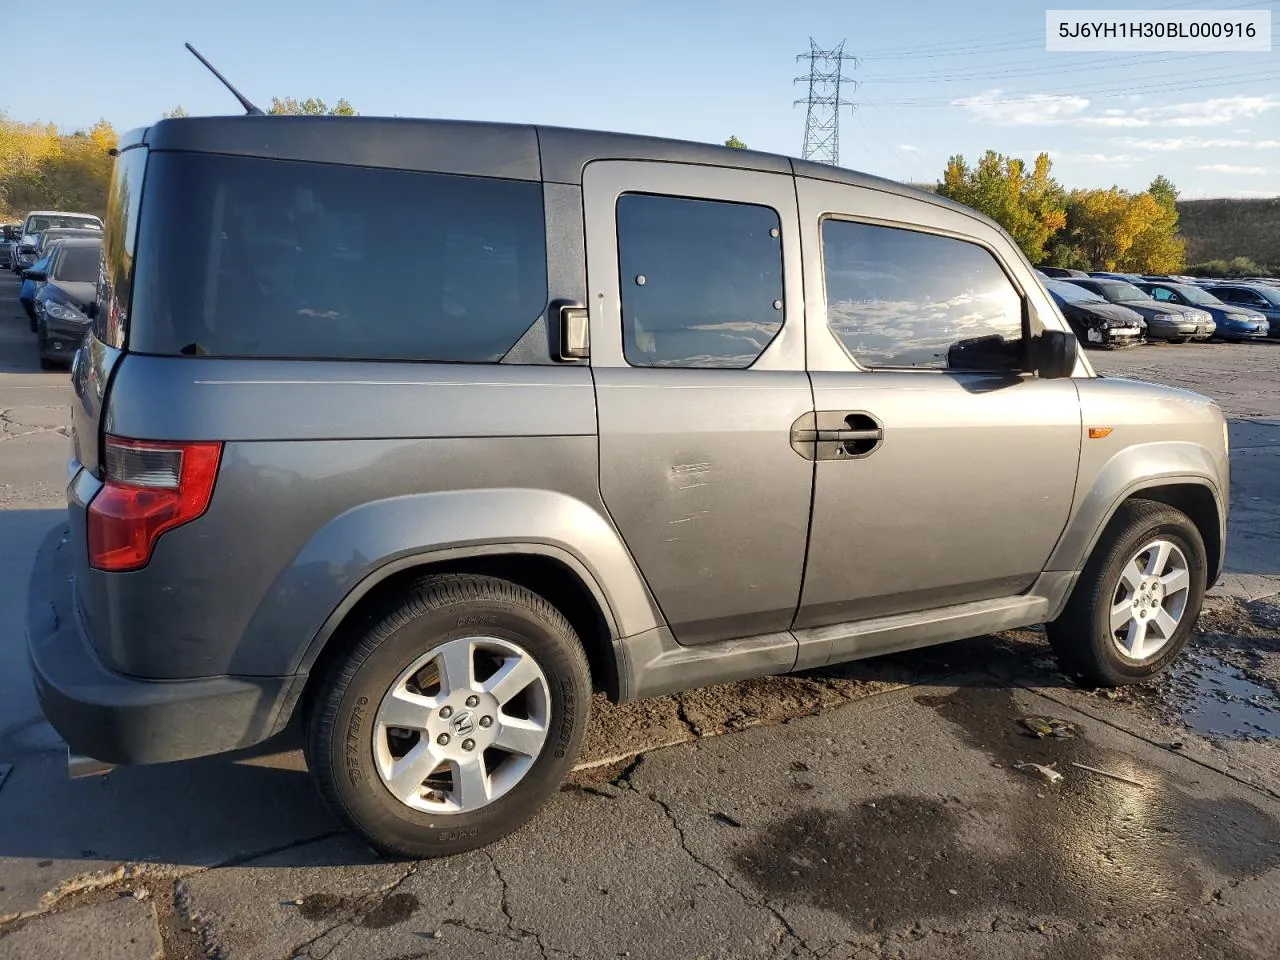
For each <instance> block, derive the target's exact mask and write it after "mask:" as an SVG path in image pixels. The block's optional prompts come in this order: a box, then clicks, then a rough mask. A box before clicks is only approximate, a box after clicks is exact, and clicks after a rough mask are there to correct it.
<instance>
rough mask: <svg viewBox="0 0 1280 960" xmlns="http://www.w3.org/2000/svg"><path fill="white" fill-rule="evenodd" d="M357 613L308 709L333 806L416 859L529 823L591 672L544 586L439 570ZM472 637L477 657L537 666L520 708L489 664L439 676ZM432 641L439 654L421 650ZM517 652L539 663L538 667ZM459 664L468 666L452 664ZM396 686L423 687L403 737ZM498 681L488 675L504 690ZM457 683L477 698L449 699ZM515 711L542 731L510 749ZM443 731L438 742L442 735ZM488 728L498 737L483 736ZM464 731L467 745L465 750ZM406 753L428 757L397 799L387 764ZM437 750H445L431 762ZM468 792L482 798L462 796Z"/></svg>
mask: <svg viewBox="0 0 1280 960" xmlns="http://www.w3.org/2000/svg"><path fill="white" fill-rule="evenodd" d="M365 623H366V624H367V625H368V626H367V628H366V629H365V630H364V633H363V634H362V635H361V636H359V637H357V638H355V642H354V644H353V645H352V649H351V651H350V653H349V654H347V655H346V656H345V657H344V658H343V659H340V660H338V661H336V662H335V663H334V664H333V665H332V666H331V667H330V669H329V670H328V671H327V673H326V674H325V675H324V676H322V677H321V678H320V679H321V684H320V686H319V687H318V689H317V692H316V693H315V695H314V696H313V697H312V699H311V701H310V703H309V708H308V711H307V714H308V716H307V740H306V755H307V763H308V766H309V767H310V769H311V772H312V774H313V775H314V777H315V778H316V781H317V783H318V784H319V787H320V791H321V793H322V794H323V795H324V797H325V799H326V801H327V802H328V803H329V804H330V806H331V807H332V808H333V810H334V811H335V812H336V813H337V814H338V816H339V817H341V818H342V819H343V820H344V821H345V822H346V823H347V824H348V825H349V826H350V827H351V828H352V829H353V830H355V831H356V832H357V833H359V834H360V835H361V836H362V837H364V839H365V840H367V841H368V842H369V843H370V844H371V845H372V846H373V847H375V848H376V849H378V850H379V851H381V852H382V853H384V854H386V855H389V856H393V857H408V858H414V859H420V858H427V857H440V856H447V855H450V854H455V853H462V852H464V851H467V850H473V849H476V848H478V847H482V846H485V845H487V844H490V843H492V842H494V841H495V840H498V839H499V838H501V837H504V836H506V835H507V834H509V833H512V832H513V831H515V830H517V829H519V828H520V827H521V826H523V825H524V824H525V822H526V821H528V820H529V819H530V818H531V817H532V816H533V814H534V813H535V812H537V810H538V808H539V807H540V806H541V805H542V803H543V802H544V801H545V800H546V799H547V798H548V797H549V796H550V795H551V794H552V793H554V792H555V791H556V790H557V789H558V788H559V786H560V783H561V781H562V780H563V779H564V776H565V774H567V773H568V771H569V769H570V767H571V765H572V764H573V761H574V759H575V758H576V757H577V753H578V748H579V745H580V744H581V742H582V736H583V733H584V731H585V730H586V726H587V718H588V714H589V711H590V705H591V675H590V670H589V668H588V666H587V658H586V653H585V651H584V650H583V648H582V644H581V642H580V641H579V639H578V636H577V634H575V633H574V630H573V628H572V627H571V626H570V625H569V622H568V620H566V619H565V617H564V615H563V614H561V613H560V611H559V610H557V609H556V608H555V607H553V606H552V605H551V604H550V603H548V602H547V601H546V600H545V599H543V598H542V597H540V596H538V595H537V594H535V593H533V592H531V591H529V590H527V589H525V588H524V587H521V586H519V585H517V584H514V583H511V582H509V581H506V580H499V579H495V578H492V577H481V576H471V575H446V576H437V577H431V578H427V579H425V580H423V581H421V582H420V583H418V584H416V585H414V586H413V587H412V588H410V589H409V590H408V591H407V593H406V594H404V595H403V596H400V597H397V598H395V599H394V600H393V601H391V602H389V603H388V604H387V605H385V606H384V607H382V608H381V609H380V610H377V611H375V612H374V613H373V614H372V615H371V617H370V618H369V619H368V620H367V621H365ZM463 644H466V645H467V646H466V647H463V646H461V645H463ZM486 645H489V646H486ZM493 645H498V646H497V648H495V647H494V646H493ZM472 646H474V647H475V648H476V649H477V650H478V651H479V654H478V655H475V657H474V659H472V661H471V662H472V663H473V664H475V663H480V664H481V665H483V664H484V662H485V661H486V659H488V658H489V657H490V656H494V657H498V658H502V659H501V662H502V663H503V664H504V666H503V668H502V669H509V668H513V665H514V664H516V663H517V662H519V664H520V667H521V671H522V672H521V673H520V674H519V676H520V677H522V678H523V677H524V676H525V675H526V674H528V675H530V676H532V677H533V680H532V681H526V682H528V686H527V687H523V688H522V691H523V692H521V693H520V694H518V695H517V697H512V698H511V700H510V701H507V702H506V703H505V706H506V707H507V708H509V709H513V710H515V711H516V714H509V713H508V712H507V710H506V709H502V708H501V707H498V706H495V705H496V704H498V703H499V700H498V699H496V698H495V697H494V696H492V695H491V694H490V693H489V692H488V691H487V687H486V684H489V683H491V682H492V680H493V677H485V679H483V680H482V679H481V677H484V676H485V675H484V673H482V672H481V671H480V670H479V669H478V668H476V667H474V666H473V667H472V668H471V670H472V673H471V676H472V677H474V680H475V682H474V684H473V685H472V686H470V687H468V686H467V685H466V684H465V683H458V684H450V683H448V682H447V680H446V676H447V673H446V667H445V665H444V658H445V651H449V652H450V654H451V655H452V653H453V652H456V651H457V650H459V649H462V650H463V654H461V655H459V656H463V657H464V656H465V653H466V651H467V650H468V649H470V647H472ZM433 652H434V653H435V654H436V657H437V659H436V660H433V661H427V662H424V660H426V658H429V657H430V656H431V655H432V654H433ZM521 654H523V655H524V656H525V657H526V658H528V659H530V660H531V661H532V663H533V664H534V665H535V667H534V668H533V669H532V671H531V670H530V668H529V666H528V664H527V663H524V661H523V660H521V657H520V655H521ZM459 662H462V663H465V662H466V660H465V659H461V660H459V659H458V658H453V659H451V660H450V661H449V664H450V665H452V666H453V667H454V668H456V667H457V664H458V663H459ZM491 662H493V661H491ZM415 664H418V665H419V666H415ZM411 670H412V671H414V672H413V673H412V675H410V671H411ZM539 671H540V672H539ZM453 673H454V676H455V677H461V676H462V674H461V673H460V672H459V671H458V670H457V669H454V671H453ZM515 675H516V674H514V673H512V674H511V676H515ZM493 676H494V677H496V676H497V674H494V675H493ZM406 678H408V679H406ZM539 678H540V679H539ZM437 683H438V686H433V684H437ZM518 683H519V681H518V680H516V681H513V682H512V684H511V685H510V686H511V687H512V688H514V686H515V685H516V684H518ZM477 686H478V687H479V688H481V689H477ZM392 689H399V690H402V691H404V693H405V696H407V697H410V698H413V697H418V696H425V697H427V698H429V699H428V700H427V701H423V702H421V703H419V702H418V701H410V702H411V704H412V706H411V707H410V708H409V709H410V710H411V711H415V712H413V713H412V714H411V715H410V714H405V715H404V716H406V717H408V718H409V719H410V720H411V721H412V722H413V723H414V724H416V725H417V726H416V728H415V729H416V730H417V731H418V732H416V733H410V734H408V736H407V737H406V735H405V734H404V732H403V731H404V730H408V729H409V728H408V727H405V728H397V727H394V726H393V725H390V724H385V722H384V721H385V717H386V714H384V713H383V710H384V704H390V705H391V706H398V705H399V702H398V701H391V700H390V699H387V698H390V691H391V690H392ZM504 689H505V688H503V687H502V686H501V685H499V686H497V687H495V691H496V693H497V694H499V695H501V694H502V693H503V691H504ZM459 690H463V691H464V692H466V691H474V692H472V693H470V695H471V696H472V697H473V698H474V699H477V700H478V699H480V698H481V697H483V698H485V699H484V700H482V701H481V702H480V703H479V704H473V703H472V702H471V701H465V702H463V701H460V702H458V703H453V701H454V700H458V699H459V697H461V696H463V694H460V693H458V691H459ZM518 698H522V702H521V703H516V700H517V699H518ZM442 701H448V702H442ZM513 704H515V706H513ZM472 707H474V709H471V708H472ZM521 712H523V714H524V716H525V717H526V718H530V719H526V720H524V721H523V723H524V724H529V723H531V722H532V724H533V726H535V727H536V726H539V725H541V726H542V728H543V729H545V731H546V732H545V739H543V740H542V741H541V743H540V744H539V745H538V746H537V749H536V750H534V751H533V753H534V754H536V755H533V756H532V758H531V759H530V756H531V755H530V752H529V749H526V750H524V751H523V752H505V751H504V749H503V748H502V747H501V746H500V745H499V743H498V741H499V740H501V739H504V738H507V737H511V736H520V735H521V734H522V731H521V729H519V728H518V725H519V724H520V723H521V722H522V721H520V720H519V719H518V714H519V713H521ZM486 721H488V722H487V723H486ZM504 721H505V722H504ZM463 724H466V726H464V725H463ZM481 728H483V729H481ZM388 729H390V730H392V731H393V732H391V733H388V732H387V731H388ZM396 731H399V732H396ZM441 736H444V737H446V739H448V743H447V744H446V745H440V739H439V738H440V737H441ZM533 736H535V737H536V733H535V734H534V735H533ZM486 740H488V741H490V742H492V744H493V746H492V748H490V749H486V747H485V745H484V744H485V743H486ZM468 743H471V744H473V746H472V747H471V752H463V751H464V750H465V749H466V744H468ZM406 746H407V747H408V749H407V751H406V750H405V747H406ZM526 746H527V745H526ZM397 749H399V750H401V751H402V752H400V753H398V754H397V753H396V750H397ZM424 750H425V751H427V752H425V753H424V752H423V751H424ZM414 751H418V752H417V753H414ZM411 754H412V755H413V756H414V757H421V758H423V759H422V764H419V765H415V766H413V772H412V773H411V774H410V775H408V776H407V777H405V779H404V781H403V786H402V787H400V790H401V794H402V795H404V796H406V797H407V798H408V799H404V800H402V799H401V798H400V796H398V795H397V794H395V793H393V792H392V787H391V786H390V785H389V783H388V781H387V780H386V779H384V777H385V776H387V775H390V774H394V765H395V764H396V763H397V760H401V761H402V760H407V759H408V758H410V756H411ZM437 755H442V756H443V760H442V762H441V765H440V766H438V767H437V766H434V764H435V763H436V760H435V757H436V756H437ZM388 763H390V764H391V765H392V766H391V767H390V768H389V767H388V766H387V764H388ZM476 764H478V765H479V766H478V767H477V766H475V765H476ZM475 769H479V771H480V779H479V780H478V781H477V780H476V779H475V774H474V773H473V774H472V776H471V777H467V776H466V771H467V770H472V771H474V770H475ZM421 771H427V772H428V773H430V775H431V777H432V780H431V785H430V786H428V783H427V781H426V776H427V773H423V774H422V776H423V779H422V780H418V779H417V776H418V774H419V772H421ZM433 788H435V789H433ZM476 790H479V791H480V792H479V793H475V792H470V793H468V791H476ZM490 795H492V796H493V799H489V796H490ZM468 797H470V798H472V799H475V798H478V799H479V800H480V802H479V803H464V802H463V800H465V799H466V798H468ZM450 805H453V806H454V807H455V808H450Z"/></svg>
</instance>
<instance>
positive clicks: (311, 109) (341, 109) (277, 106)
mask: <svg viewBox="0 0 1280 960" xmlns="http://www.w3.org/2000/svg"><path fill="white" fill-rule="evenodd" d="M267 113H270V114H274V115H276V116H298V117H354V116H358V114H357V113H356V111H355V107H353V106H351V104H350V103H348V102H347V101H346V100H345V99H342V100H339V101H338V102H337V103H335V104H334V105H333V106H332V107H331V106H329V105H328V104H327V103H325V102H324V101H323V100H320V99H318V98H316V97H311V98H309V99H307V100H295V99H294V98H293V97H285V98H284V99H281V98H280V97H272V98H271V109H270V110H268V111H267Z"/></svg>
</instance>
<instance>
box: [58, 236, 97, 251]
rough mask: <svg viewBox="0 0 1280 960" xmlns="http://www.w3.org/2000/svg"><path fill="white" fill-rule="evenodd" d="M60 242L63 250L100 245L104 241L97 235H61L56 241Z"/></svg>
mask: <svg viewBox="0 0 1280 960" xmlns="http://www.w3.org/2000/svg"><path fill="white" fill-rule="evenodd" d="M54 243H57V244H60V245H61V246H62V249H63V250H67V249H74V248H76V247H100V246H102V241H101V240H99V239H97V238H96V237H61V238H59V239H57V240H55V241H54Z"/></svg>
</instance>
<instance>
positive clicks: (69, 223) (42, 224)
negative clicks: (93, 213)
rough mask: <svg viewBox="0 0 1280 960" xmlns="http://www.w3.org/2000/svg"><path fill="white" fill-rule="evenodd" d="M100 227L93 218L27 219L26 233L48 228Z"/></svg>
mask: <svg viewBox="0 0 1280 960" xmlns="http://www.w3.org/2000/svg"><path fill="white" fill-rule="evenodd" d="M100 226H102V224H100V223H99V222H98V221H97V219H96V218H94V217H74V216H72V217H64V216H59V215H56V214H55V215H52V216H39V217H29V218H28V219H27V231H26V232H27V233H39V232H40V231H42V230H48V229H49V228H50V227H93V228H97V227H100Z"/></svg>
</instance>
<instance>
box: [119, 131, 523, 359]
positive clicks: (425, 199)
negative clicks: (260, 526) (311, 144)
mask: <svg viewBox="0 0 1280 960" xmlns="http://www.w3.org/2000/svg"><path fill="white" fill-rule="evenodd" d="M546 298H547V258H546V235H545V226H544V222H543V212H542V188H541V185H540V184H538V183H533V182H522V181H509V180H494V179H486V178H479V177H461V176H450V175H444V174H429V173H412V172H406V171H399V170H381V169H373V168H366V167H353V166H343V165H336V164H318V163H302V162H294V161H280V160H261V159H254V158H247V157H227V156H217V155H209V154H184V153H157V154H154V155H153V156H152V158H151V164H150V167H149V168H148V172H147V199H146V203H145V204H144V208H143V211H142V225H141V228H140V230H139V252H138V281H137V284H136V289H135V291H134V302H133V317H132V331H131V334H130V340H129V345H130V348H131V349H133V350H137V351H139V352H142V353H156V354H166V355H172V354H184V355H193V356H219V357H293V358H328V359H355V360H361V359H369V360H379V359H381V360H426V361H445V362H469V363H480V362H489V363H491V362H496V361H498V360H501V359H502V357H503V355H504V354H506V353H507V351H508V350H510V349H511V347H512V346H513V345H514V344H515V343H516V342H517V341H518V340H519V339H520V337H521V335H522V334H523V333H524V332H525V331H526V330H528V329H529V327H530V326H532V325H533V324H534V323H535V322H536V321H537V320H538V318H539V317H540V316H541V314H542V312H543V310H544V308H545V306H546Z"/></svg>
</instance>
